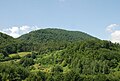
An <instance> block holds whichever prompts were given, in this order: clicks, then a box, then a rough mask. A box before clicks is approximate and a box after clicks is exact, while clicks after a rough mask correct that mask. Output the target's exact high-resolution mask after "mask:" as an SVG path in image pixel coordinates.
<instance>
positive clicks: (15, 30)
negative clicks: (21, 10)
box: [0, 25, 40, 38]
mask: <svg viewBox="0 0 120 81" xmlns="http://www.w3.org/2000/svg"><path fill="white" fill-rule="evenodd" d="M37 29H40V28H39V27H37V26H32V27H31V26H27V25H26V26H21V27H11V28H8V29H3V30H2V31H0V32H3V33H6V34H8V35H10V36H12V37H14V38H17V37H19V36H21V35H23V34H25V33H29V32H30V31H33V30H37Z"/></svg>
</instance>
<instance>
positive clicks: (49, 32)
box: [18, 28, 97, 53]
mask: <svg viewBox="0 0 120 81" xmlns="http://www.w3.org/2000/svg"><path fill="white" fill-rule="evenodd" d="M95 39H97V38H95V37H92V36H90V35H88V34H86V33H83V32H80V31H67V30H63V29H53V28H47V29H40V30H36V31H32V32H30V33H28V34H25V35H22V36H20V37H19V38H18V40H20V41H23V42H26V44H27V46H26V47H24V48H26V50H27V51H30V50H32V51H39V52H41V53H42V52H44V53H46V52H49V51H54V50H61V49H64V48H66V46H68V44H70V43H72V42H75V41H84V40H95Z"/></svg>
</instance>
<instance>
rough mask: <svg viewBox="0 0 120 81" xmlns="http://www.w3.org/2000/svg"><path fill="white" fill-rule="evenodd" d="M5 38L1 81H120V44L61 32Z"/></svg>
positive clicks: (52, 30)
mask: <svg viewBox="0 0 120 81" xmlns="http://www.w3.org/2000/svg"><path fill="white" fill-rule="evenodd" d="M3 35H4V34H3ZM6 36H8V35H6ZM1 39H4V40H6V41H7V42H6V43H5V44H4V43H2V42H3V40H1V43H2V44H0V46H1V48H0V50H1V51H0V81H119V80H120V44H118V43H112V42H110V41H104V40H99V39H97V38H94V37H92V36H90V35H88V34H85V33H82V32H78V31H77V32H76V31H67V30H61V29H41V30H36V31H32V32H30V33H28V34H25V35H23V36H21V37H19V38H17V39H14V38H12V37H9V36H8V37H7V38H5V37H4V36H2V35H1ZM8 39H11V40H8ZM6 44H7V45H6Z"/></svg>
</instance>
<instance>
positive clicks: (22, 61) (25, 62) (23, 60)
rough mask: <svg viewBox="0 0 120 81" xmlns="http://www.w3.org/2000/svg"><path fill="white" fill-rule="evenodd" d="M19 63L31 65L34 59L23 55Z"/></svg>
mask: <svg viewBox="0 0 120 81" xmlns="http://www.w3.org/2000/svg"><path fill="white" fill-rule="evenodd" d="M19 63H20V64H21V65H23V66H24V67H26V66H30V65H33V64H34V60H33V59H32V58H26V57H23V58H21V59H20V62H19Z"/></svg>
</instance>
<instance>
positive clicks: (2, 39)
mask: <svg viewBox="0 0 120 81" xmlns="http://www.w3.org/2000/svg"><path fill="white" fill-rule="evenodd" d="M14 40H15V39H14V38H13V37H11V36H9V35H6V34H3V33H1V32H0V47H1V46H4V45H7V44H9V43H11V42H14Z"/></svg>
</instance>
